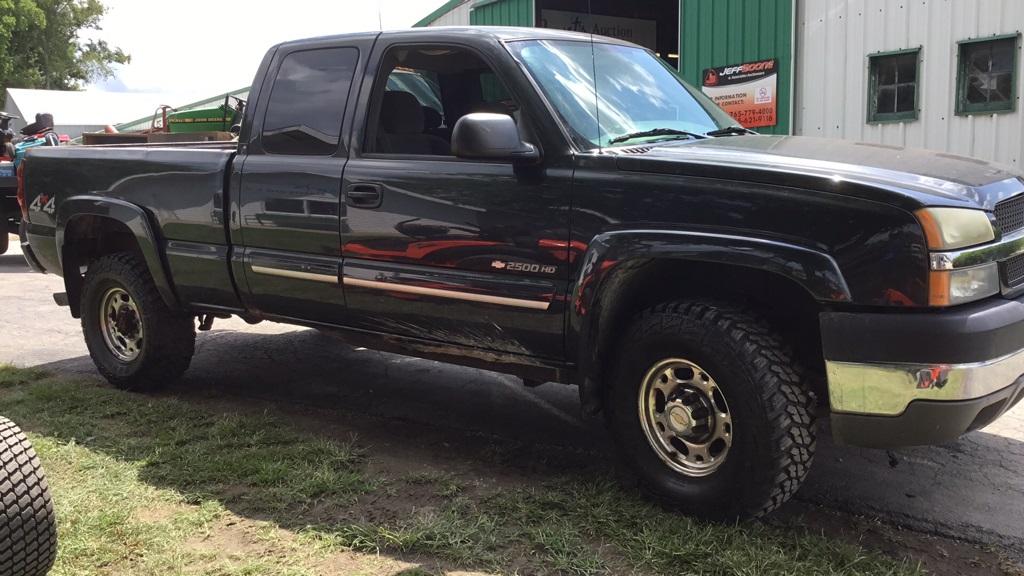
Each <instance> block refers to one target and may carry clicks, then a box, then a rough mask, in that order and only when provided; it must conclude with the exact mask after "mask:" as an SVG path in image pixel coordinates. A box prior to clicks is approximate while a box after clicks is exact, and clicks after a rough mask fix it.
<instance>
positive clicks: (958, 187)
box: [607, 136, 1024, 210]
mask: <svg viewBox="0 0 1024 576" xmlns="http://www.w3.org/2000/svg"><path fill="white" fill-rule="evenodd" d="M607 152H614V153H615V154H618V155H619V156H620V158H619V159H618V161H617V164H618V166H619V168H621V169H623V170H639V171H651V172H661V173H681V172H690V173H701V172H703V171H704V170H707V169H708V168H709V167H719V168H722V167H726V168H728V169H729V170H730V171H731V172H732V174H733V175H732V176H730V172H724V173H721V174H719V175H718V177H724V178H729V179H763V180H764V181H767V182H771V183H774V184H783V185H787V184H788V185H793V186H801V187H802V186H806V185H807V181H806V179H808V178H810V179H812V180H820V181H821V182H820V183H819V185H818V186H816V187H817V188H819V189H823V190H826V191H829V192H835V193H839V194H850V195H856V196H865V195H869V196H870V194H865V192H864V190H865V187H866V188H868V189H873V190H875V191H877V192H876V194H878V195H880V196H879V197H878V198H873V199H877V200H881V201H886V200H887V199H888V200H889V201H896V203H899V204H905V203H907V202H906V201H907V200H911V201H912V202H911V203H912V204H915V205H923V206H928V205H949V206H969V207H974V208H984V209H989V210H990V209H992V207H993V206H995V204H996V203H997V202H999V201H1000V200H1003V199H1005V198H1007V197H1009V196H1012V195H1015V194H1017V193H1019V192H1022V191H1024V180H1021V179H1020V178H1019V174H1016V173H1014V172H1012V171H1011V170H1010V169H1007V168H1005V167H1003V166H1000V165H997V164H992V163H989V162H985V161H982V160H976V159H974V158H967V157H964V156H957V155H954V154H946V153H942V152H933V151H928V150H918V149H913V148H902V147H898V146H887V145H882V144H868V143H862V142H850V141H846V140H834V139H827V138H812V137H806V136H729V137H721V138H714V139H707V140H698V141H679V142H671V143H665V144H660V145H654V146H649V147H648V146H642V145H641V146H636V147H632V148H619V149H610V150H608V151H607ZM685 166H690V167H692V168H693V170H687V169H685V168H684V167H685ZM702 168H703V169H704V170H702ZM843 183H854V184H861V185H864V186H843V185H842V184H843ZM894 195H895V196H894ZM886 196H887V197H888V198H887V197H886ZM899 200H902V202H900V201H899Z"/></svg>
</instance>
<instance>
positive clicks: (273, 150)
mask: <svg viewBox="0 0 1024 576" xmlns="http://www.w3.org/2000/svg"><path fill="white" fill-rule="evenodd" d="M358 60H359V51H358V50H357V49H355V48H325V49H320V50H306V51H302V52H295V53H292V54H289V55H288V56H287V57H285V59H284V61H283V62H281V68H280V69H279V70H278V72H277V77H276V78H275V79H274V87H273V88H272V89H271V93H270V102H269V103H268V104H267V114H266V116H265V117H264V120H263V149H264V150H265V151H266V152H267V153H269V154H292V155H298V154H316V155H324V156H326V155H330V154H333V153H334V152H335V151H336V150H337V149H338V143H339V138H340V134H341V124H342V118H343V117H344V115H345V106H346V104H347V103H348V94H349V87H350V86H351V85H352V75H353V73H354V72H355V68H356V63H357V62H358Z"/></svg>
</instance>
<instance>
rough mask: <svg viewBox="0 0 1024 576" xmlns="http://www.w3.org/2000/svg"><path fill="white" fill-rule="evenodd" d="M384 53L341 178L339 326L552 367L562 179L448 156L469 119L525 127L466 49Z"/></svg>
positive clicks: (562, 281) (557, 328) (563, 210)
mask: <svg viewBox="0 0 1024 576" xmlns="http://www.w3.org/2000/svg"><path fill="white" fill-rule="evenodd" d="M382 40H383V37H382ZM382 44H383V42H382V41H381V42H378V44H377V46H376V47H375V55H374V58H373V61H374V62H375V63H376V64H371V67H373V68H375V70H376V71H375V72H368V73H367V74H368V77H367V78H368V79H367V81H365V82H364V93H363V99H364V100H365V104H364V105H361V107H362V106H365V112H362V111H360V112H359V116H360V117H363V116H365V119H366V120H365V122H366V124H365V125H359V124H356V125H355V126H354V129H355V130H356V131H357V132H356V137H355V139H354V142H353V154H352V157H351V158H350V160H349V163H348V166H347V168H346V170H345V178H344V191H343V194H344V200H345V207H344V209H345V216H344V217H343V219H342V250H343V254H344V259H345V262H344V270H343V282H344V286H345V297H346V300H347V302H348V323H349V324H350V325H352V326H353V327H356V328H360V329H364V330H372V331H374V332H378V333H380V332H383V333H391V334H398V335H401V336H407V337H413V338H418V339H422V340H429V341H433V342H442V343H448V344H457V345H461V346H469V347H474V348H482V349H487V350H495V351H501V352H510V353H515V354H522V355H530V356H540V357H547V358H561V357H562V356H563V352H564V351H563V340H562V339H563V313H564V310H565V307H564V306H565V302H564V294H565V290H566V285H567V278H568V264H569V262H568V251H567V247H568V239H569V228H568V227H569V210H568V203H569V190H570V178H571V172H565V171H550V170H546V169H545V167H544V166H521V165H515V164H513V163H512V162H511V161H509V162H495V161H469V160H463V159H459V158H456V157H454V156H452V155H451V153H450V150H451V144H450V138H451V132H452V128H453V127H454V125H455V123H456V121H457V120H458V119H459V118H460V117H461V116H463V115H464V114H467V113H471V112H494V113H504V114H509V115H512V116H513V118H515V119H516V120H517V122H518V124H519V126H520V130H521V131H522V132H523V133H524V136H525V137H526V138H527V140H530V139H531V136H530V133H531V128H530V127H531V126H532V123H533V121H534V120H533V119H531V118H528V116H527V115H526V114H525V112H524V111H523V110H522V109H520V106H519V104H518V102H517V100H516V98H515V97H514V96H513V95H512V94H511V93H510V92H509V91H508V90H507V88H506V86H508V85H509V84H508V83H507V82H504V81H503V79H502V78H501V77H499V76H498V75H497V74H496V73H495V70H494V68H493V67H492V66H491V65H489V64H488V62H487V61H486V60H485V59H484V56H483V55H482V54H480V53H478V52H476V51H474V50H473V49H471V48H468V47H466V46H455V45H444V44H437V45H435V44H430V45H424V44H421V43H419V44H407V45H402V44H401V43H399V41H395V40H393V41H392V42H391V43H390V45H382ZM370 75H373V77H372V79H371V76H370ZM360 129H362V137H361V138H360V132H359V131H360ZM357 148H358V151H357Z"/></svg>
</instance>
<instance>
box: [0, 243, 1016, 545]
mask: <svg viewBox="0 0 1024 576" xmlns="http://www.w3.org/2000/svg"><path fill="white" fill-rule="evenodd" d="M12 240H13V239H12ZM62 290H63V283H62V280H61V279H60V278H57V277H55V276H52V275H41V274H35V273H32V272H31V271H30V270H29V269H28V267H27V266H26V265H25V263H24V261H23V259H22V256H21V254H20V252H19V250H18V248H17V245H16V243H15V242H13V241H12V248H11V251H10V252H9V253H8V254H7V255H4V256H0V362H6V363H13V364H15V365H19V366H37V365H42V366H45V367H46V368H47V369H48V370H51V371H54V372H61V373H74V374H90V375H95V374H96V372H95V370H94V369H93V366H92V362H91V361H90V359H89V356H88V353H87V351H86V348H85V343H84V342H83V340H82V337H81V331H80V326H79V323H78V321H77V320H75V319H73V318H72V317H71V315H70V313H69V312H68V310H67V309H66V308H59V307H58V306H56V305H55V304H54V302H53V299H52V296H51V295H52V294H53V293H54V292H59V291H62ZM197 349H198V350H197V354H196V358H195V360H194V362H193V364H192V367H191V368H190V370H189V372H188V373H187V374H186V376H185V380H186V384H185V385H188V383H189V382H191V383H192V384H193V385H202V386H214V387H215V388H217V389H223V390H229V391H231V392H232V393H233V394H243V395H244V394H246V393H247V392H246V391H247V390H253V391H254V392H253V394H261V393H264V392H265V391H267V390H271V389H272V390H274V395H275V398H276V399H278V400H280V401H285V402H297V403H310V404H314V403H316V402H319V401H321V399H329V401H330V402H332V403H336V404H341V405H344V406H345V408H346V409H348V410H355V411H359V412H365V413H368V414H372V415H374V416H378V417H382V418H385V419H387V420H393V421H394V422H396V423H398V424H400V423H402V422H415V423H416V424H417V425H425V426H437V427H444V428H447V429H451V428H456V429H464V430H466V431H467V433H482V434H490V435H495V436H497V437H503V438H509V439H510V440H515V441H519V442H537V443H547V444H554V445H567V446H574V447H582V448H585V449H593V450H597V451H600V450H603V449H604V447H605V446H607V436H606V435H605V433H604V431H603V429H602V428H601V426H600V422H599V421H596V420H595V419H585V418H582V417H581V416H580V410H579V402H578V397H577V395H576V389H575V388H573V387H570V386H563V385H558V384H545V385H543V386H540V387H538V388H526V387H524V386H522V384H521V382H520V381H519V380H518V379H516V378H514V377H511V376H506V375H502V374H496V373H491V372H486V371H482V370H475V369H469V368H461V367H455V366H450V365H446V364H441V363H438V362H433V361H427V360H420V359H414V358H407V357H403V356H397V355H392V354H384V353H379V352H374V351H369V350H363V349H359V348H355V349H353V348H351V347H347V346H344V345H342V344H340V343H337V342H335V341H334V340H331V339H329V338H325V337H323V336H321V335H319V334H317V333H316V332H315V331H311V330H307V329H302V328H297V327H292V326H285V325H280V324H272V323H266V322H265V323H262V324H259V325H256V326H250V325H248V324H246V323H244V322H242V321H240V320H236V319H232V320H222V321H218V322H217V323H216V325H215V326H214V330H213V331H211V332H206V333H201V334H200V335H199V339H198V346H197ZM340 375H344V377H343V378H342V377H341V376H340ZM342 380H344V382H342ZM353 383H354V384H353ZM0 411H2V406H0ZM820 437H821V440H820V442H819V447H818V454H817V458H816V460H815V463H814V468H813V470H812V472H811V475H810V477H809V478H808V480H807V483H806V484H805V485H804V487H803V488H802V489H801V491H800V492H799V493H798V495H797V500H799V501H801V502H804V503H811V504H817V505H822V506H824V507H827V508H832V509H838V510H841V511H844V512H851V513H855V514H860V515H865V516H870V517H879V518H883V519H885V520H886V521H888V522H893V523H897V524H901V525H905V526H907V527H909V528H912V529H914V530H917V531H922V532H926V533H930V534H936V535H940V536H945V537H954V538H957V539H959V540H964V541H967V542H971V543H979V544H999V545H1000V546H1002V547H1004V548H1006V549H1008V550H1009V551H1010V552H1011V554H1012V555H1013V556H1015V557H1016V558H1018V559H1021V558H1024V404H1021V405H1018V406H1017V407H1016V408H1015V409H1014V410H1013V411H1011V412H1010V413H1009V414H1007V415H1005V416H1003V418H1002V419H1000V420H998V421H997V422H995V423H994V424H992V425H990V426H989V427H987V428H985V429H984V430H980V431H977V432H973V433H971V434H968V435H966V436H965V437H963V438H961V439H960V440H958V441H956V442H953V443H950V444H946V445H943V446H931V447H920V448H909V449H902V450H897V451H892V452H888V453H887V452H885V451H877V450H863V449H856V448H849V447H844V446H836V445H834V444H832V442H831V440H830V438H829V436H828V433H827V427H826V429H825V430H823V431H822V433H821V435H820Z"/></svg>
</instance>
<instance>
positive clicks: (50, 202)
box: [28, 194, 57, 215]
mask: <svg viewBox="0 0 1024 576" xmlns="http://www.w3.org/2000/svg"><path fill="white" fill-rule="evenodd" d="M56 201H57V199H56V198H55V197H53V196H47V195H46V194H40V195H39V196H36V199H35V200H33V201H32V203H31V204H29V206H28V209H29V210H31V211H33V212H46V213H47V214H50V215H52V214H53V213H54V212H55V211H56V210H57V206H56V204H57V202H56Z"/></svg>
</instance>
